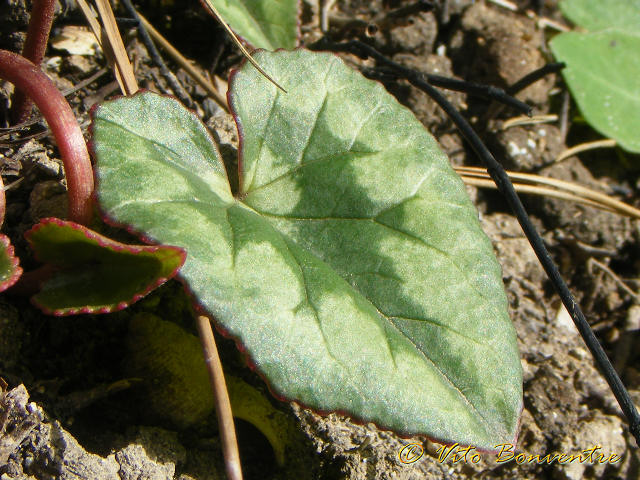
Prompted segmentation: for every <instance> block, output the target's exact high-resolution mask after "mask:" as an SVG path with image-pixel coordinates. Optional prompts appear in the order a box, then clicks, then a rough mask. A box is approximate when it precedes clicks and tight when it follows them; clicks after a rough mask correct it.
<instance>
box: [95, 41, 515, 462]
mask: <svg viewBox="0 0 640 480" xmlns="http://www.w3.org/2000/svg"><path fill="white" fill-rule="evenodd" d="M256 59H257V60H258V61H259V62H260V64H261V65H264V66H265V67H266V68H268V69H270V70H269V71H270V72H273V73H274V74H277V75H278V79H279V80H280V79H282V83H283V86H284V88H285V89H286V90H287V92H288V93H286V94H284V93H282V92H280V91H279V90H277V89H276V87H274V86H273V85H272V84H270V83H269V82H267V81H266V80H265V79H264V78H262V77H261V76H260V74H259V73H258V72H257V71H256V70H255V69H254V68H253V67H252V66H250V65H245V66H244V67H243V68H242V69H241V70H240V71H239V72H238V73H237V74H236V75H235V76H234V77H233V80H232V82H231V97H230V98H231V107H232V109H233V110H234V112H235V114H236V117H237V121H238V128H239V131H240V133H241V158H240V162H239V163H240V165H241V172H240V182H241V192H240V194H239V198H237V199H236V198H233V197H232V196H231V193H230V189H229V186H228V184H227V183H226V177H225V173H224V170H223V167H222V162H221V160H220V156H219V154H218V153H217V151H216V148H215V146H214V144H213V142H212V141H211V140H210V139H209V136H208V134H207V132H206V130H205V128H204V126H203V125H202V124H201V123H200V122H198V121H197V120H196V118H195V116H194V115H193V114H191V113H189V112H187V111H185V110H184V109H183V108H182V107H180V106H179V104H178V103H177V102H176V101H174V100H171V99H168V98H165V97H160V96H157V95H154V94H150V93H146V94H140V95H136V96H134V97H133V98H126V99H125V98H123V99H119V100H115V101H112V102H107V103H105V104H103V105H102V106H100V107H99V108H98V109H97V110H96V111H95V113H94V128H93V131H94V144H95V152H96V156H97V176H98V180H99V181H98V184H99V189H98V199H99V202H100V203H101V206H102V208H103V211H104V212H105V214H106V215H107V216H108V217H109V218H110V219H111V220H112V221H115V222H117V223H119V224H124V225H130V226H131V227H132V228H133V229H135V230H137V231H139V232H143V233H144V234H145V235H147V236H149V237H150V238H152V239H155V240H156V241H158V242H162V243H169V244H173V245H180V246H182V247H184V248H185V249H186V250H187V252H188V257H187V261H186V262H185V265H184V267H183V268H182V270H181V272H180V276H181V277H182V278H183V279H184V280H185V282H186V283H187V284H188V286H189V288H190V290H191V291H192V292H193V293H194V294H195V296H196V297H197V299H198V301H199V302H200V304H201V305H202V306H203V307H204V308H206V309H207V310H208V311H209V312H210V313H211V314H212V315H213V316H214V317H215V319H216V320H217V322H219V324H220V326H221V327H222V328H224V329H225V330H226V331H227V332H229V333H230V334H231V335H233V336H235V337H236V338H237V339H238V340H239V341H240V342H242V344H243V346H244V348H245V349H246V351H247V353H248V354H249V355H250V357H251V359H252V361H253V363H254V364H255V365H256V366H257V368H258V369H259V370H260V371H261V372H262V373H263V374H264V375H265V377H266V378H267V379H268V381H269V383H270V385H271V388H272V389H273V390H274V391H275V392H276V393H277V394H279V395H282V396H284V397H287V398H290V399H294V400H298V401H300V402H301V403H303V404H305V405H307V406H310V407H313V408H315V409H317V410H321V411H335V410H340V411H346V412H349V413H351V414H352V415H354V416H356V417H358V418H360V419H363V420H366V421H373V422H375V423H377V424H378V425H380V426H382V427H384V428H389V429H393V430H396V431H400V432H404V433H423V434H427V435H429V436H431V437H434V438H438V439H443V440H449V441H458V442H460V443H465V444H473V445H477V446H479V447H482V448H485V449H488V450H490V449H493V448H494V446H495V445H496V444H497V443H501V442H511V441H513V440H514V438H515V435H516V431H517V426H518V418H519V415H520V411H521V408H522V376H521V375H522V372H521V366H520V359H519V354H518V350H517V345H516V339H515V332H514V329H513V326H512V324H511V321H510V319H509V317H508V315H507V301H506V297H505V293H504V288H503V285H502V277H501V270H500V266H499V265H498V263H497V261H496V259H495V257H494V255H493V250H492V246H491V243H490V242H489V240H488V238H487V237H486V236H485V235H484V233H483V232H482V230H481V229H480V225H479V222H478V219H477V213H476V211H475V209H474V207H473V205H472V204H471V202H470V200H469V198H468V196H467V194H466V192H465V188H464V185H463V183H462V181H461V180H460V178H459V177H458V176H457V175H456V174H455V173H454V171H453V170H452V168H451V167H450V165H449V164H448V162H447V158H446V156H445V155H444V154H443V153H442V152H441V151H440V149H439V148H438V145H437V143H436V142H435V140H434V139H433V138H432V137H431V136H430V135H429V134H428V133H427V132H426V131H425V129H424V127H423V126H422V125H421V124H420V123H419V122H418V121H417V120H416V118H415V117H414V116H413V114H412V113H411V112H410V111H409V110H407V109H406V108H405V107H403V106H401V105H399V104H398V103H397V101H396V100H395V99H394V98H393V97H392V96H391V95H389V94H388V93H387V92H386V91H385V90H384V88H383V87H382V86H381V85H380V84H377V83H375V82H372V81H369V80H366V79H364V78H363V77H362V76H361V75H360V74H359V73H357V72H354V71H352V70H351V69H349V68H348V67H346V66H345V65H344V63H343V62H342V61H341V60H340V59H338V57H336V56H334V55H330V54H318V53H311V52H308V51H305V50H296V51H293V52H286V51H279V52H275V53H271V52H258V54H257V55H256Z"/></svg>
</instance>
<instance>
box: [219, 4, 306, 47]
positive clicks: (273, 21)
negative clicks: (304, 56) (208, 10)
mask: <svg viewBox="0 0 640 480" xmlns="http://www.w3.org/2000/svg"><path fill="white" fill-rule="evenodd" d="M210 1H211V3H212V4H213V6H214V7H216V10H218V12H219V13H220V15H222V18H223V19H224V21H225V22H227V24H228V25H229V26H230V27H231V28H232V29H233V31H234V32H235V33H237V34H238V35H239V36H241V37H242V38H244V39H245V40H246V41H247V42H249V43H250V44H251V45H253V46H254V47H255V48H265V49H267V50H275V49H277V48H294V47H295V46H296V42H297V39H298V0H279V1H277V2H276V1H274V0H210Z"/></svg>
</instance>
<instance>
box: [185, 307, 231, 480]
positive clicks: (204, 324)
mask: <svg viewBox="0 0 640 480" xmlns="http://www.w3.org/2000/svg"><path fill="white" fill-rule="evenodd" d="M196 324H197V327H198V334H199V336H200V343H201V344H202V351H203V353H204V361H205V362H206V364H207V370H208V371H209V379H210V380H211V388H212V390H213V397H214V401H215V404H216V414H217V416H218V425H219V428H220V437H221V438H222V453H223V455H224V464H225V468H226V471H227V477H228V478H229V480H242V467H241V465H240V453H239V452H238V441H237V440H236V430H235V427H234V424H233V415H232V413H231V402H230V401H229V393H228V392H227V385H226V383H225V381H224V372H223V371H222V363H220V357H219V356H218V349H217V347H216V341H215V339H214V338H213V331H212V330H211V322H210V321H209V319H208V318H207V317H205V316H202V315H199V316H198V317H197V319H196Z"/></svg>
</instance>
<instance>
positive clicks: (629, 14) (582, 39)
mask: <svg viewBox="0 0 640 480" xmlns="http://www.w3.org/2000/svg"><path fill="white" fill-rule="evenodd" d="M561 5H562V7H563V12H565V14H566V15H567V16H568V17H569V18H570V19H572V21H574V22H576V23H577V24H578V25H580V26H583V27H585V28H587V29H589V30H592V32H590V33H578V32H567V33H562V34H560V35H557V36H556V37H554V39H553V40H552V41H551V43H550V46H551V50H552V52H553V54H554V56H555V57H556V58H557V59H558V60H559V61H563V62H565V63H566V64H567V67H566V68H565V69H564V70H563V72H562V74H563V76H564V79H565V81H566V82H567V85H568V86H569V89H570V90H571V93H572V95H573V98H574V99H575V101H576V103H577V104H578V107H580V111H581V112H582V115H583V116H584V118H585V119H586V120H587V121H588V122H589V124H590V125H591V126H592V127H593V128H595V129H596V130H598V131H599V132H600V133H602V134H603V135H606V136H608V137H611V138H613V139H615V140H616V141H617V142H618V143H619V144H620V146H621V147H623V148H624V149H626V150H628V151H631V152H636V153H639V152H640V135H638V124H640V63H639V62H638V52H639V51H640V1H638V0H632V1H630V0H612V1H607V2H602V1H601V0H572V1H568V2H563V3H562V4H561Z"/></svg>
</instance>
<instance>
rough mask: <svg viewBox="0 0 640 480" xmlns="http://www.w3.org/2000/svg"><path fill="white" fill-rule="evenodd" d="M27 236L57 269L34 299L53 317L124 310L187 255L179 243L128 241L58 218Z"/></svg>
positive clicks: (45, 221)
mask: <svg viewBox="0 0 640 480" xmlns="http://www.w3.org/2000/svg"><path fill="white" fill-rule="evenodd" d="M25 236H26V238H27V240H28V241H29V243H30V244H31V247H32V248H33V250H34V252H35V254H36V256H37V258H38V259H39V260H40V261H42V262H47V263H50V264H52V265H53V266H54V267H56V271H55V273H54V274H53V276H52V277H51V278H50V279H49V280H47V281H46V282H45V283H44V285H43V286H42V290H41V291H40V293H38V294H37V295H34V296H33V298H32V300H33V302H34V304H35V305H36V306H38V307H39V308H40V309H42V310H43V311H44V312H46V313H49V314H53V315H73V314H77V313H108V312H112V311H114V310H122V309H123V308H126V307H127V306H129V305H130V304H132V303H134V302H137V301H138V300H140V299H141V298H142V297H144V296H145V295H147V294H148V293H149V292H151V291H152V290H153V289H155V288H156V287H158V286H160V285H162V284H163V283H164V282H166V281H167V280H168V279H170V278H171V277H173V276H174V275H175V274H176V273H177V272H178V270H179V269H180V267H181V266H182V264H183V263H184V261H185V258H186V253H185V251H184V250H182V249H181V248H178V247H172V246H167V245H125V244H124V243H120V242H117V241H115V240H111V239H109V238H107V237H104V236H102V235H100V234H98V233H96V232H94V231H92V230H89V229H88V228H86V227H84V226H82V225H78V224H77V223H73V222H68V221H64V220H60V219H57V218H45V219H43V220H41V221H40V223H39V224H38V225H36V226H35V227H33V228H32V229H31V230H29V231H28V232H27V233H26V234H25Z"/></svg>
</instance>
